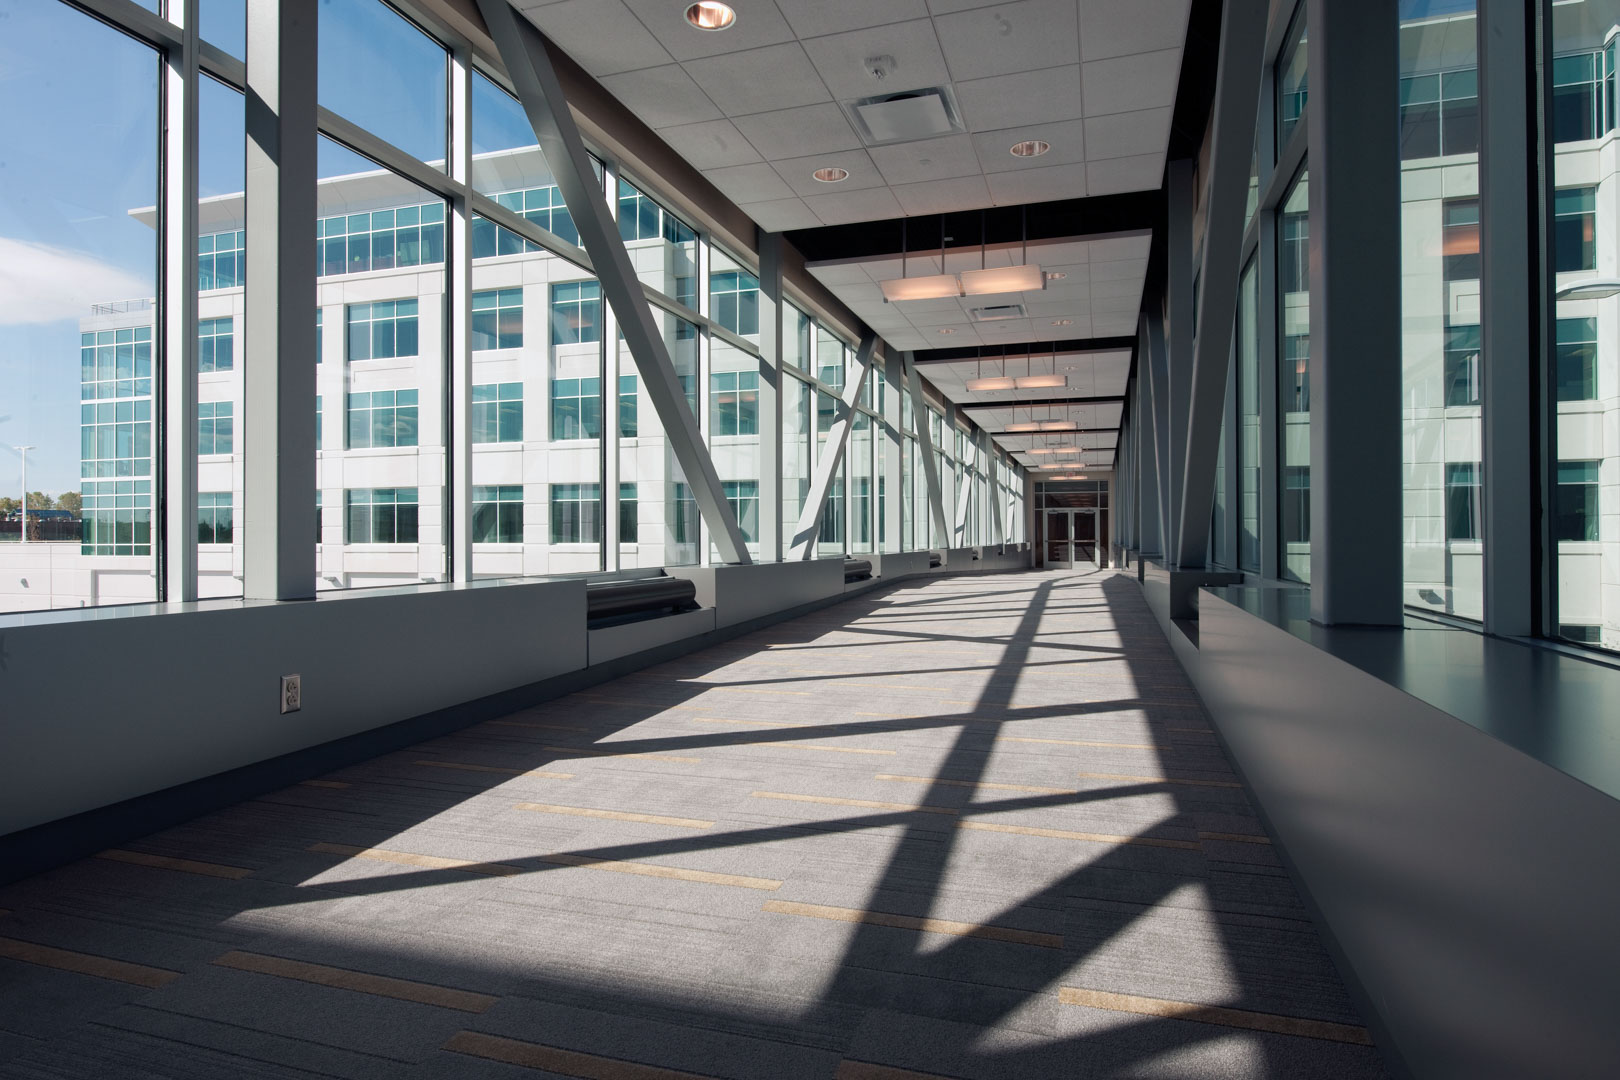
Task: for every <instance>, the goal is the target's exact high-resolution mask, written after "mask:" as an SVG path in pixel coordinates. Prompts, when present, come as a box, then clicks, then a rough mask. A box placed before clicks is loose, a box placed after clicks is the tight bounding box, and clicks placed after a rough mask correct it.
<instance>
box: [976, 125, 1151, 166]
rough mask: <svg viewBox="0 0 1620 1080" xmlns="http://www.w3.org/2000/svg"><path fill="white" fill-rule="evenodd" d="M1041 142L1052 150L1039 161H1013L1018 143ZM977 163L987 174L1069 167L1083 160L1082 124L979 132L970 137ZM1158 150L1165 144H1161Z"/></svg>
mask: <svg viewBox="0 0 1620 1080" xmlns="http://www.w3.org/2000/svg"><path fill="white" fill-rule="evenodd" d="M1032 139H1041V140H1043V141H1044V142H1046V143H1048V144H1049V145H1050V146H1051V147H1052V148H1051V149H1050V150H1048V151H1047V152H1046V153H1044V154H1042V155H1041V156H1040V157H1016V156H1014V154H1013V153H1012V148H1013V147H1014V146H1016V145H1018V144H1019V143H1021V142H1028V141H1030V140H1032ZM973 145H974V147H975V148H976V149H977V150H978V151H979V162H980V164H981V165H982V167H983V169H984V171H985V172H987V173H995V172H1022V171H1023V170H1026V169H1044V168H1046V167H1047V166H1049V165H1072V164H1074V163H1075V162H1078V161H1084V160H1086V156H1087V154H1086V132H1085V121H1084V120H1062V121H1054V122H1052V123H1048V124H1035V125H1032V126H1029V127H1016V128H1001V129H1000V130H998V131H981V132H979V133H978V134H976V135H974V136H973ZM1159 145H1160V146H1163V145H1164V143H1163V142H1162V141H1161V142H1160V144H1159Z"/></svg>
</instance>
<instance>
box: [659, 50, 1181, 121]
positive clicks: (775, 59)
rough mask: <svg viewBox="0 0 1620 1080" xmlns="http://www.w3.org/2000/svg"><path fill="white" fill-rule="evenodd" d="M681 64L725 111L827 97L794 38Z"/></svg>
mask: <svg viewBox="0 0 1620 1080" xmlns="http://www.w3.org/2000/svg"><path fill="white" fill-rule="evenodd" d="M684 66H685V67H686V70H687V73H688V74H690V75H691V76H692V78H693V79H694V80H695V81H696V82H697V84H698V85H699V86H700V87H702V88H703V91H704V92H705V93H706V94H708V95H709V97H710V98H712V99H713V100H714V103H715V104H716V105H718V106H720V108H722V109H724V110H725V112H726V115H727V116H746V115H747V114H749V113H756V112H770V111H771V110H773V109H791V108H793V107H794V106H795V105H813V104H815V103H816V102H818V101H829V100H831V95H830V94H828V93H827V87H826V86H825V85H823V83H822V81H821V76H820V75H818V74H816V69H815V67H813V66H812V65H811V63H810V58H809V57H807V56H805V55H804V49H803V47H802V46H800V45H799V43H798V42H796V41H793V42H788V43H787V44H785V45H768V46H766V47H765V48H763V49H749V50H748V51H747V52H740V53H727V54H726V55H724V56H710V57H707V58H705V59H702V60H689V61H687V62H686V64H685V65H684ZM1153 104H1157V103H1156V102H1154V103H1153Z"/></svg>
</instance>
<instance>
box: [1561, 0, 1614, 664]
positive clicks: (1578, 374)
mask: <svg viewBox="0 0 1620 1080" xmlns="http://www.w3.org/2000/svg"><path fill="white" fill-rule="evenodd" d="M1617 36H1620V0H1582V2H1580V3H1568V4H1563V3H1560V4H1554V5H1552V39H1553V42H1552V47H1553V71H1552V76H1553V77H1552V82H1553V96H1552V102H1551V106H1550V107H1551V116H1550V117H1549V118H1548V120H1549V123H1550V126H1551V128H1552V133H1553V142H1554V145H1553V175H1552V178H1551V182H1550V185H1549V186H1550V187H1551V189H1552V190H1551V191H1549V192H1548V197H1549V199H1550V200H1551V201H1552V203H1553V211H1554V219H1553V238H1552V239H1553V252H1552V254H1553V272H1554V273H1553V282H1552V286H1553V290H1554V292H1553V296H1554V300H1553V307H1554V311H1553V317H1554V320H1555V324H1554V335H1553V337H1554V347H1553V355H1552V356H1551V357H1549V365H1548V366H1549V372H1548V375H1549V382H1550V386H1549V387H1548V388H1547V390H1546V392H1547V394H1548V396H1549V397H1550V398H1551V401H1552V408H1553V409H1554V410H1555V411H1556V414H1557V424H1556V428H1555V435H1554V440H1553V450H1554V455H1555V460H1554V461H1553V462H1551V463H1549V464H1550V466H1551V468H1550V469H1549V470H1548V471H1549V473H1550V474H1551V475H1550V480H1551V483H1550V484H1549V490H1548V492H1547V496H1546V501H1545V509H1546V513H1547V516H1548V520H1549V524H1550V527H1551V539H1552V544H1553V548H1554V552H1555V556H1554V557H1555V560H1556V563H1555V566H1553V567H1552V570H1553V572H1554V574H1555V581H1556V589H1555V596H1554V602H1555V603H1556V605H1557V609H1556V612H1555V613H1554V615H1553V617H1552V618H1551V619H1550V620H1549V625H1548V632H1549V633H1551V634H1555V635H1556V636H1558V637H1560V638H1562V639H1563V640H1565V641H1570V642H1575V643H1578V644H1581V645H1589V646H1595V647H1597V648H1602V649H1608V650H1620V438H1617V435H1616V433H1617V432H1620V288H1617V287H1616V286H1614V285H1612V284H1602V283H1605V282H1613V281H1614V280H1615V279H1616V278H1617V277H1620V241H1617V237H1620V229H1617V228H1616V222H1617V221H1620V212H1617V210H1616V207H1620V175H1617V174H1620V163H1617V159H1616V156H1615V149H1616V147H1615V136H1616V131H1615V129H1616V126H1617V122H1620V102H1617V101H1616V96H1615V64H1614V52H1615V41H1616V37H1617ZM1594 283H1599V284H1596V285H1594ZM1583 286H1585V288H1584V289H1583Z"/></svg>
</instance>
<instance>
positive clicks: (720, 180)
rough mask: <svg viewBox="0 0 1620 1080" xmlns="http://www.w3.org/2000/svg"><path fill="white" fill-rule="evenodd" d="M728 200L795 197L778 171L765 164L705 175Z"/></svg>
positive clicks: (744, 166) (722, 170)
mask: <svg viewBox="0 0 1620 1080" xmlns="http://www.w3.org/2000/svg"><path fill="white" fill-rule="evenodd" d="M703 175H704V176H706V177H708V178H709V182H710V183H711V184H713V185H714V186H715V187H717V188H719V189H720V190H721V191H722V192H723V193H724V194H725V196H726V197H727V198H729V199H730V200H731V201H732V202H736V203H757V202H771V201H774V200H777V199H789V198H792V197H793V194H794V192H793V189H792V188H790V187H788V186H787V184H785V183H783V182H782V178H781V177H780V176H778V175H776V170H775V169H773V168H771V167H770V166H769V165H767V164H765V163H764V162H758V163H756V164H753V165H733V166H731V167H730V168H727V169H709V170H706V171H705V172H704V174H703Z"/></svg>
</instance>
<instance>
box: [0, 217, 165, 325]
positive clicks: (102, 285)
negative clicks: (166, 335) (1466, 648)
mask: <svg viewBox="0 0 1620 1080" xmlns="http://www.w3.org/2000/svg"><path fill="white" fill-rule="evenodd" d="M151 295H152V284H151V282H150V281H149V280H148V279H146V278H142V277H139V276H137V275H135V274H131V273H129V272H128V271H127V270H120V269H119V268H118V267H116V266H112V265H110V264H108V263H105V262H102V261H101V260H100V259H98V258H96V257H95V256H93V255H87V254H85V253H84V252H82V251H71V250H69V249H67V248H59V247H53V246H51V245H50V244H35V243H31V242H29V241H27V240H16V239H13V238H11V237H8V236H0V326H21V325H24V324H26V323H48V322H56V321H58V320H60V319H77V318H81V317H83V316H85V315H88V314H90V305H91V304H101V303H106V302H107V301H109V300H131V299H135V298H137V297H142V296H151Z"/></svg>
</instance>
